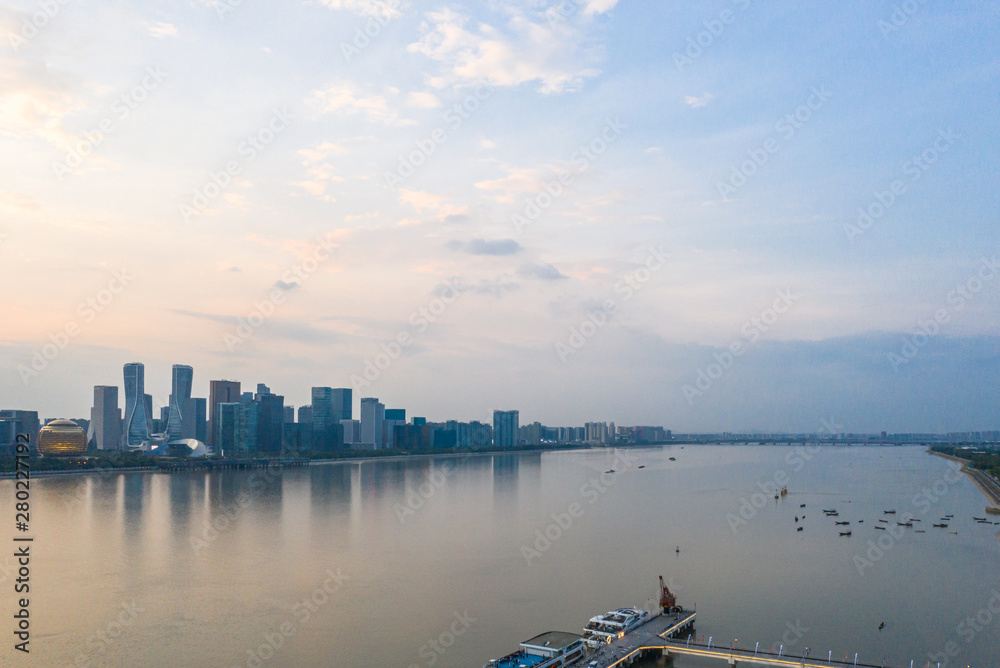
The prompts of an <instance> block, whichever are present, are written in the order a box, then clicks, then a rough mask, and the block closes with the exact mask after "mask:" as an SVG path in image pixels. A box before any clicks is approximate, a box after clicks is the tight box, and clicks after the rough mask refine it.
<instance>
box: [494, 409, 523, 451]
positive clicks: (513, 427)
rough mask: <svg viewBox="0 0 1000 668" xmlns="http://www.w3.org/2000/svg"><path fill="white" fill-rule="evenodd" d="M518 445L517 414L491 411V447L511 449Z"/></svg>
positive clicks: (515, 412) (514, 412)
mask: <svg viewBox="0 0 1000 668" xmlns="http://www.w3.org/2000/svg"><path fill="white" fill-rule="evenodd" d="M517 443H518V412H517V411H493V445H495V446H496V447H498V448H513V447H515V446H517Z"/></svg>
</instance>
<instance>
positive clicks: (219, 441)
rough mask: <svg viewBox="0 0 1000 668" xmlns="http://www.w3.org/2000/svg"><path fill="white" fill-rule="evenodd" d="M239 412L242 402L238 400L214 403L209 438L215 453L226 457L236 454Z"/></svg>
mask: <svg viewBox="0 0 1000 668" xmlns="http://www.w3.org/2000/svg"><path fill="white" fill-rule="evenodd" d="M241 412H242V404H240V403H239V402H222V403H218V404H215V416H214V420H213V421H212V422H211V424H213V425H214V432H213V433H212V435H211V438H212V442H213V443H215V446H214V450H215V454H217V455H223V456H226V457H232V456H235V455H236V453H237V451H238V447H237V440H238V437H239V428H240V414H241Z"/></svg>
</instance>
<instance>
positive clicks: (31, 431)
mask: <svg viewBox="0 0 1000 668" xmlns="http://www.w3.org/2000/svg"><path fill="white" fill-rule="evenodd" d="M39 426H40V425H39V423H38V411H22V410H0V451H2V452H9V453H11V454H13V453H14V448H16V447H17V435H18V434H26V435H27V436H28V447H29V448H30V450H31V451H32V452H34V451H35V447H36V444H37V442H38V432H39Z"/></svg>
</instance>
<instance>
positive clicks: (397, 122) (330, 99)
mask: <svg viewBox="0 0 1000 668" xmlns="http://www.w3.org/2000/svg"><path fill="white" fill-rule="evenodd" d="M309 101H310V102H311V103H312V104H315V105H318V106H319V110H320V112H322V113H330V112H335V113H339V114H345V115H351V116H353V115H358V114H361V115H363V116H364V117H365V118H366V119H367V120H369V121H371V122H373V123H384V124H385V125H392V126H403V125H413V124H414V123H415V121H412V120H409V119H405V118H400V117H399V114H398V113H397V111H396V110H395V109H393V108H391V107H390V106H389V102H388V101H387V100H386V99H385V98H384V97H383V96H381V95H366V94H365V93H363V92H362V91H361V90H360V89H359V87H358V86H356V85H355V84H353V83H351V82H349V81H343V82H340V83H334V84H330V86H329V87H328V88H326V89H325V90H318V91H315V92H314V93H313V95H312V98H311V99H310V100H309Z"/></svg>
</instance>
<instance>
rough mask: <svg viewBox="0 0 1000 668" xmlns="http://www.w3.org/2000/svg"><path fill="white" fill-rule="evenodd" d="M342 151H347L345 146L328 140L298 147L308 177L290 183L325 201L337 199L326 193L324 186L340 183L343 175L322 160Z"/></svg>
mask: <svg viewBox="0 0 1000 668" xmlns="http://www.w3.org/2000/svg"><path fill="white" fill-rule="evenodd" d="M344 153H348V150H347V149H346V148H344V147H343V146H338V145H337V144H332V143H330V142H323V143H321V144H320V145H318V146H317V147H316V148H313V149H309V148H304V149H300V150H299V151H298V154H299V155H300V156H302V165H303V166H304V167H306V176H307V177H308V178H306V179H304V180H302V181H293V182H292V183H291V185H293V186H296V187H298V188H302V189H303V190H305V191H306V192H307V193H309V194H310V195H315V196H317V197H319V198H321V199H322V200H324V201H326V202H335V201H337V200H336V199H335V198H334V197H333V196H331V195H327V194H326V188H327V185H328V184H330V183H342V182H343V181H344V177H342V176H340V175H339V174H338V173H337V171H338V170H337V169H335V168H334V166H333V165H331V164H330V163H328V162H324V161H325V160H326V158H328V157H330V156H332V155H342V154H344Z"/></svg>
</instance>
